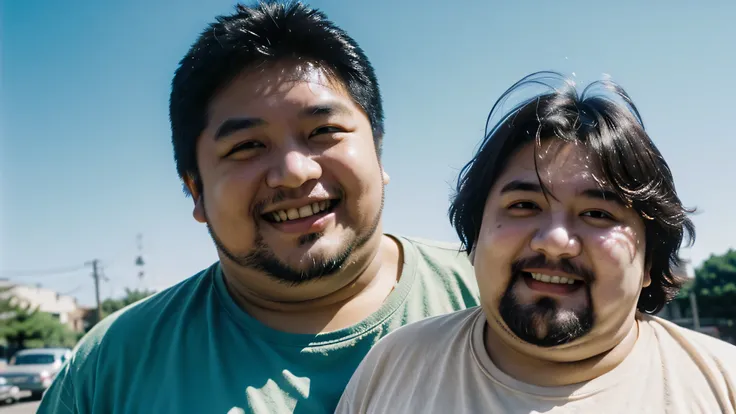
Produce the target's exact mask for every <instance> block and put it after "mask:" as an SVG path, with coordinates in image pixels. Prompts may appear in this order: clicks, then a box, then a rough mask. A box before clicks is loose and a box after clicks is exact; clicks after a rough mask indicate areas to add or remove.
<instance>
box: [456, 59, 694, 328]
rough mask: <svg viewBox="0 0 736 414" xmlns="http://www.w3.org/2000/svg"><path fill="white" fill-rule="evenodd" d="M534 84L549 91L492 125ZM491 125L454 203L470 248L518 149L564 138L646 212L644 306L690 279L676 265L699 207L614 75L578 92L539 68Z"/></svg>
mask: <svg viewBox="0 0 736 414" xmlns="http://www.w3.org/2000/svg"><path fill="white" fill-rule="evenodd" d="M555 84H561V85H562V86H561V87H555V86H554V85H555ZM529 86H536V87H543V88H544V89H545V91H544V92H542V93H538V94H535V95H534V96H533V97H532V98H530V99H526V100H524V101H523V102H522V103H521V104H519V105H517V106H515V107H514V108H513V109H512V110H511V111H509V112H507V113H505V115H503V116H502V117H501V120H500V121H499V122H498V123H497V124H496V125H495V126H494V127H493V128H492V129H491V130H490V131H489V130H488V125H490V121H491V119H492V118H493V117H494V116H495V115H496V112H497V110H498V108H499V107H500V106H501V104H502V103H503V102H505V101H506V100H507V99H508V98H509V97H510V96H511V95H512V94H515V93H517V92H518V91H519V90H520V89H522V88H524V87H529ZM599 90H600V92H599ZM486 131H487V132H486V136H485V138H484V140H483V142H482V143H481V146H480V149H479V150H478V151H477V153H476V154H475V156H474V157H473V159H472V160H471V161H470V162H469V163H467V164H466V165H465V167H464V168H463V169H462V170H461V172H460V175H459V178H458V182H457V188H456V194H455V196H454V198H453V200H452V203H451V206H450V211H449V215H450V221H451V223H452V225H453V227H454V228H455V230H456V231H457V234H458V236H459V237H460V240H461V242H462V244H463V246H464V248H465V250H466V251H467V252H468V253H470V252H472V250H473V249H474V247H475V244H476V242H477V239H478V232H479V231H480V225H481V220H482V217H483V210H484V208H485V204H486V200H487V198H488V195H489V193H490V192H491V188H492V187H493V185H494V184H495V182H496V180H497V179H498V177H499V176H500V175H501V174H502V172H503V171H504V170H505V168H506V163H507V162H508V161H509V159H510V158H511V156H512V155H513V154H514V153H515V152H516V151H517V150H519V149H520V148H521V147H522V146H524V145H526V144H527V143H530V142H534V143H535V145H536V148H537V149H539V146H540V145H541V143H542V141H543V140H547V139H555V138H557V139H561V140H564V141H567V142H576V143H578V144H581V145H583V146H584V148H586V150H587V151H588V152H589V154H590V156H591V159H592V160H593V162H594V163H595V164H596V165H597V166H598V167H599V168H600V171H601V175H602V176H601V177H599V178H601V179H603V180H605V182H606V183H607V184H608V185H609V186H610V187H611V190H612V191H614V192H615V193H616V194H617V196H619V197H620V199H621V200H623V201H624V202H625V203H626V204H627V205H629V206H630V207H632V208H633V209H634V210H635V211H636V212H637V213H638V214H639V215H640V216H641V217H642V218H643V219H644V224H645V227H646V234H645V237H646V262H647V264H648V265H649V266H650V269H651V270H650V276H651V281H652V282H651V284H650V285H649V286H648V287H646V288H645V289H643V290H642V293H641V295H640V296H639V301H638V303H637V308H638V309H639V310H640V311H643V312H647V313H652V314H654V313H657V312H659V311H660V310H661V309H662V308H663V307H664V306H665V305H666V304H667V302H669V301H670V300H672V299H673V298H674V297H675V296H676V295H677V292H678V291H679V289H680V287H681V286H682V284H683V282H684V280H683V279H681V278H679V277H678V276H677V275H676V274H675V272H674V270H675V269H676V268H677V267H679V266H680V265H681V264H682V259H681V258H680V257H679V250H680V247H681V245H682V244H683V241H684V239H685V237H687V241H688V243H689V244H692V243H693V242H694V241H695V226H694V224H693V223H692V221H691V220H690V219H689V218H688V214H689V213H692V212H693V211H694V210H689V209H687V208H685V207H683V205H682V202H681V201H680V199H679V198H678V195H677V192H676V191H675V184H674V180H673V178H672V172H671V171H670V168H669V166H668V165H667V162H666V161H665V160H664V158H663V157H662V154H661V153H660V152H659V150H658V149H657V147H656V146H655V145H654V143H653V142H652V140H651V139H650V138H649V135H648V134H647V133H646V131H645V129H644V123H643V122H642V118H641V116H640V115H639V111H638V110H637V108H636V106H635V105H634V103H633V102H632V100H631V98H630V97H629V95H628V94H627V93H626V91H624V89H623V88H621V87H620V86H618V85H617V84H615V83H613V82H611V81H610V80H604V81H596V82H593V83H592V84H590V85H588V87H586V88H585V89H584V90H583V92H582V93H581V94H578V92H577V90H576V88H575V87H574V85H573V84H572V82H571V81H569V80H568V79H565V77H564V76H562V75H561V74H559V73H556V72H537V73H534V74H531V75H529V76H526V77H524V78H522V79H521V80H520V81H518V82H517V83H515V84H514V85H513V86H511V88H509V89H508V90H507V91H506V92H504V94H503V95H502V96H501V98H500V99H499V100H498V101H497V102H496V104H494V106H493V109H492V110H491V113H490V114H489V116H488V120H487V122H486ZM540 184H542V185H544V184H543V183H540ZM545 191H546V190H545ZM547 193H548V192H547Z"/></svg>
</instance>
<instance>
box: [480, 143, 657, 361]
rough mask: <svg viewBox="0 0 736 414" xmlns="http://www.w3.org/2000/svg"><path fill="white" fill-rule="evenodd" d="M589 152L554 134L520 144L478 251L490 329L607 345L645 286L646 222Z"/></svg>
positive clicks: (557, 342) (490, 205)
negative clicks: (539, 142)
mask: <svg viewBox="0 0 736 414" xmlns="http://www.w3.org/2000/svg"><path fill="white" fill-rule="evenodd" d="M586 155H587V154H586V152H585V150H584V149H583V148H582V145H576V144H573V143H564V142H563V141H561V140H558V139H548V140H544V141H542V145H541V147H539V148H538V149H537V151H536V153H535V145H534V144H533V143H529V144H526V145H525V146H523V147H521V148H520V149H519V150H518V151H517V152H516V153H515V154H514V155H513V156H512V157H511V158H510V159H509V161H508V163H507V166H506V169H505V170H504V171H503V173H502V174H501V175H500V176H499V178H498V180H497V181H496V182H495V184H494V186H493V188H492V189H491V193H490V194H489V196H488V199H487V201H486V205H485V209H484V213H483V222H482V225H481V229H480V233H479V236H478V242H477V244H476V246H475V249H474V265H475V271H476V276H477V279H478V285H479V287H480V292H481V297H482V302H483V307H484V309H485V311H486V315H487V316H488V321H489V326H490V327H491V329H493V330H494V331H495V332H496V333H497V334H499V335H501V336H502V337H504V338H506V339H508V340H510V341H509V342H510V343H516V344H517V345H518V344H519V343H521V344H522V345H521V346H522V347H527V348H525V349H528V347H529V346H530V345H531V346H533V347H545V348H553V349H554V348H555V347H556V348H566V347H576V346H579V345H582V344H586V343H598V344H599V345H600V347H598V348H601V349H605V348H606V347H609V349H610V345H611V344H615V343H616V341H620V340H621V338H622V337H623V336H624V335H625V334H626V333H627V332H629V329H630V327H631V326H632V324H633V323H634V318H633V316H634V313H635V311H636V304H637V299H638V297H639V294H640V291H641V289H642V287H644V286H647V285H648V284H649V276H648V273H647V272H646V266H645V227H644V223H643V220H642V218H641V217H640V216H639V215H638V214H637V213H636V212H635V211H634V210H633V209H631V208H629V207H627V206H625V205H624V204H623V203H622V202H620V201H619V199H618V198H617V197H616V195H615V194H614V193H613V192H612V191H610V187H607V184H606V183H605V182H603V181H602V180H601V175H600V174H599V172H598V169H597V168H596V167H595V166H594V165H591V163H590V161H589V158H588V157H587V156H586ZM535 157H536V167H535ZM537 172H538V173H539V174H537ZM540 178H541V184H542V185H540ZM542 187H544V188H546V189H547V190H548V191H549V192H548V193H547V194H545V192H544V191H543V188H542ZM519 340H521V342H520V341H519Z"/></svg>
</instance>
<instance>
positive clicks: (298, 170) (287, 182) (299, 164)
mask: <svg viewBox="0 0 736 414" xmlns="http://www.w3.org/2000/svg"><path fill="white" fill-rule="evenodd" d="M321 176H322V167H321V166H320V165H319V163H317V162H316V161H315V160H313V159H312V158H310V157H309V156H307V155H305V154H304V153H302V152H300V151H289V152H287V153H286V154H284V156H283V158H282V159H280V160H279V162H277V163H276V165H274V166H273V167H272V168H271V169H270V170H269V171H268V174H267V175H266V184H267V185H268V186H269V187H271V188H279V187H286V188H299V187H301V186H302V185H304V183H306V182H307V181H310V180H316V179H319V178H320V177H321Z"/></svg>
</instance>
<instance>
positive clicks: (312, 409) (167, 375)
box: [38, 237, 479, 414]
mask: <svg viewBox="0 0 736 414" xmlns="http://www.w3.org/2000/svg"><path fill="white" fill-rule="evenodd" d="M396 239H397V240H399V242H400V243H401V246H402V248H403V252H404V265H403V269H402V273H401V277H400V279H399V283H398V285H397V287H396V289H394V291H393V292H392V293H391V294H390V295H389V296H388V298H387V299H386V301H385V302H384V304H383V305H382V306H381V308H380V309H378V310H377V311H376V312H375V313H373V314H372V315H370V316H369V317H368V318H366V319H365V320H363V321H362V322H360V323H358V324H356V325H353V326H351V327H348V328H345V329H340V330H338V331H333V332H328V333H322V334H316V335H307V334H291V333H286V332H281V331H277V330H274V329H271V328H269V327H267V326H265V325H264V324H262V323H260V322H259V321H257V320H255V319H254V318H252V317H250V316H249V315H248V314H247V313H246V312H244V311H243V310H242V309H241V308H240V307H239V306H238V305H236V303H235V302H234V301H233V299H232V298H231V297H230V295H229V294H228V292H227V290H226V288H225V284H224V281H223V280H222V273H221V270H220V266H219V263H216V264H214V265H212V266H211V267H210V268H208V269H206V270H204V271H202V272H201V273H199V274H197V275H195V276H193V277H191V278H189V279H187V280H184V281H183V282H181V283H179V284H177V285H175V286H173V287H171V288H168V289H166V290H164V291H162V292H159V293H157V294H155V295H153V296H151V297H149V298H147V299H144V300H143V301H141V302H138V303H136V304H134V305H131V306H130V307H128V308H126V309H123V310H122V311H120V312H118V313H116V314H114V315H111V316H110V317H108V318H106V319H104V320H103V321H102V322H101V323H99V324H98V325H97V326H95V327H94V328H93V329H92V330H91V331H90V332H89V333H88V334H87V335H86V337H85V338H84V339H83V340H82V341H81V342H80V344H79V345H78V346H77V347H76V349H75V352H74V356H73V357H72V358H71V359H70V360H69V362H68V363H67V364H66V365H65V367H64V368H63V369H62V370H61V372H60V373H59V375H58V376H57V378H56V379H55V380H54V382H53V384H52V385H51V387H50V388H49V390H48V392H47V393H46V395H45V396H44V398H43V400H42V402H41V406H40V408H39V411H38V412H39V413H42V414H46V413H79V414H86V413H105V414H122V413H136V414H138V413H177V414H178V413H222V414H225V413H230V414H234V413H258V414H265V413H268V414H272V413H332V412H333V411H334V409H335V406H336V405H337V402H338V400H339V399H340V395H341V394H342V392H343V390H344V388H345V386H346V385H347V383H348V381H349V380H350V377H351V375H352V374H353V372H354V371H355V369H356V368H357V366H358V364H359V363H360V361H361V360H362V359H363V357H364V356H365V355H366V353H368V350H369V349H370V348H371V347H373V345H374V344H375V343H376V342H377V341H378V340H379V339H381V338H382V337H384V336H385V335H387V334H388V333H389V332H391V331H393V330H395V329H397V328H399V327H401V326H403V325H406V324H408V323H411V322H414V321H417V320H421V319H424V318H427V317H429V316H433V315H439V314H444V313H448V312H452V311H455V310H460V309H465V308H468V307H472V306H476V305H478V303H479V302H478V288H477V285H476V282H475V276H474V273H473V269H472V266H471V265H470V262H469V260H468V257H467V255H466V254H464V253H460V252H459V251H458V247H457V246H456V245H449V244H443V243H436V242H428V241H421V240H417V239H409V238H404V237H396Z"/></svg>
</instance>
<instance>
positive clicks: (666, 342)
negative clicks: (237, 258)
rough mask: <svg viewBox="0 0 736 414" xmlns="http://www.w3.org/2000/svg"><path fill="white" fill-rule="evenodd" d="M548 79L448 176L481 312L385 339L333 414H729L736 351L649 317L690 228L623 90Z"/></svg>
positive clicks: (535, 80)
mask: <svg viewBox="0 0 736 414" xmlns="http://www.w3.org/2000/svg"><path fill="white" fill-rule="evenodd" d="M554 80H561V81H564V79H562V78H560V77H558V76H557V75H554V74H549V73H545V74H535V75H532V76H530V77H527V78H524V79H523V80H522V81H521V82H519V83H517V84H515V85H514V86H513V87H512V88H511V89H509V90H508V91H507V92H506V93H505V94H504V95H503V96H502V98H501V100H499V102H503V101H505V100H506V98H508V97H509V95H511V94H515V93H517V92H518V90H520V89H521V88H522V87H524V86H527V85H530V84H534V85H539V84H541V83H545V84H547V85H549V86H550V89H549V92H545V93H541V94H539V95H536V96H534V97H532V98H531V99H528V100H525V101H523V103H522V104H520V105H519V106H517V107H515V108H514V109H513V110H511V111H509V112H508V113H506V114H504V115H503V116H502V119H501V121H500V122H499V123H498V124H497V125H496V126H495V128H493V129H492V130H491V132H490V133H489V134H488V135H487V136H486V139H485V140H484V142H483V143H482V146H481V148H480V150H479V151H478V153H477V154H476V156H475V157H474V158H473V160H471V162H470V163H469V164H468V165H467V166H466V168H465V169H464V170H463V172H462V174H461V176H460V179H459V183H458V193H457V196H456V198H455V200H454V201H453V204H452V207H451V209H450V216H451V219H452V223H453V225H454V226H455V228H456V230H457V232H458V234H459V236H460V239H461V240H462V242H463V243H464V246H465V247H466V250H467V251H468V252H470V253H471V254H472V255H473V262H474V265H475V274H476V278H477V280H478V286H479V288H480V294H481V303H482V306H481V307H478V308H471V309H468V310H464V311H459V312H456V313H453V314H450V315H444V316H438V317H434V318H431V319H427V320H424V321H421V322H417V323H414V324H411V325H408V326H406V327H404V328H401V329H399V330H397V331H395V332H394V333H392V334H390V335H388V336H386V337H385V338H384V339H383V340H381V341H380V342H379V343H378V345H377V346H376V347H374V348H373V350H372V351H371V352H369V353H368V355H367V357H366V358H365V359H364V360H363V362H362V363H361V365H360V367H359V368H358V370H357V371H356V372H355V375H354V376H353V378H352V379H351V381H350V383H349V385H348V387H347V389H346V390H345V393H344V394H343V396H342V399H341V401H340V404H339V405H338V408H337V413H341V414H343V413H345V414H347V413H381V414H383V413H422V414H424V413H442V414H448V413H594V414H602V413H677V414H695V413H707V414H711V413H712V414H715V413H734V412H735V411H734V407H736V347H734V346H733V345H730V344H727V343H725V342H723V341H719V340H717V339H714V338H711V337H708V336H706V335H702V334H699V333H696V332H693V331H690V330H687V329H684V328H681V327H678V326H676V325H674V324H672V323H669V322H667V321H665V320H662V319H660V318H657V317H656V316H653V315H654V314H655V313H657V312H658V311H659V310H661V309H662V307H663V306H664V305H665V304H666V303H667V301H669V300H671V299H672V298H673V297H674V295H676V294H677V291H678V289H679V287H680V285H681V283H682V281H681V280H678V279H677V278H675V276H674V275H673V271H672V270H673V267H674V266H676V265H678V264H679V262H680V261H679V259H678V253H679V248H680V245H681V244H682V242H683V240H684V239H685V238H686V237H687V238H688V239H689V240H691V237H692V236H694V230H695V229H694V226H693V224H692V222H691V221H690V220H689V219H688V218H687V214H688V213H689V211H688V210H687V209H686V208H685V207H683V204H682V203H681V201H680V199H679V198H678V196H677V193H676V191H675V186H674V182H673V178H672V174H671V172H670V169H669V167H668V166H667V163H666V162H665V160H664V158H663V157H662V155H661V153H660V152H659V150H658V149H657V148H656V147H655V145H654V144H653V143H652V141H651V140H650V139H649V137H648V135H647V133H646V132H645V130H644V127H643V124H642V122H641V119H640V117H639V114H638V111H637V110H636V108H635V106H634V105H633V103H631V100H630V98H629V97H628V95H626V93H625V92H624V91H623V90H622V89H621V88H620V87H618V86H616V85H615V84H613V83H610V82H605V83H601V84H598V86H604V87H605V88H598V89H599V90H604V92H601V93H598V94H594V93H593V92H590V91H595V90H596V89H595V88H593V89H586V90H585V92H583V94H582V96H579V95H578V94H577V92H576V91H575V89H574V87H573V86H571V85H570V84H569V83H565V82H562V86H561V87H560V86H559V85H555V84H553V81H554ZM497 106H498V104H497ZM495 111H496V107H494V110H493V111H492V114H491V115H492V116H494V115H495Z"/></svg>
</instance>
